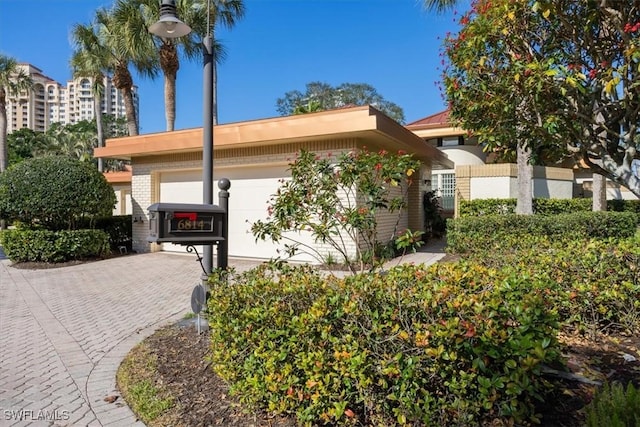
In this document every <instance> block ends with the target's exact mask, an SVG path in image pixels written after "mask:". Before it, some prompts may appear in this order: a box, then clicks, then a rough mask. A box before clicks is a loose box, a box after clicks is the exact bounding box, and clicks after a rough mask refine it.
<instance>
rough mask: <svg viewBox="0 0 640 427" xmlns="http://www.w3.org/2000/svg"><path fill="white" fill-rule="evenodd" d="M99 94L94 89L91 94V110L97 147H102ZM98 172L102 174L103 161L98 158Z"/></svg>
mask: <svg viewBox="0 0 640 427" xmlns="http://www.w3.org/2000/svg"><path fill="white" fill-rule="evenodd" d="M100 98H101V97H100V94H99V93H98V91H97V90H96V89H95V88H94V94H93V110H94V114H95V116H96V135H97V138H98V147H99V148H101V147H104V128H103V125H102V105H100V101H101V99H100ZM98 170H99V171H100V172H104V159H102V157H99V158H98Z"/></svg>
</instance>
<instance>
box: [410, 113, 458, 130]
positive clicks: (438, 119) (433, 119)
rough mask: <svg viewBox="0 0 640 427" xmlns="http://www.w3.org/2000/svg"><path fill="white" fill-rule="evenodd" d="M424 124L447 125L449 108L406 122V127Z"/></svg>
mask: <svg viewBox="0 0 640 427" xmlns="http://www.w3.org/2000/svg"><path fill="white" fill-rule="evenodd" d="M425 125H449V110H448V109H447V110H444V111H440V112H439V113H435V114H432V115H430V116H427V117H425V118H423V119H420V120H416V121H415V122H411V123H408V124H407V125H406V127H407V128H411V127H419V126H425Z"/></svg>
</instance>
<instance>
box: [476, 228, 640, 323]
mask: <svg viewBox="0 0 640 427" xmlns="http://www.w3.org/2000/svg"><path fill="white" fill-rule="evenodd" d="M465 259H466V260H468V261H470V262H475V263H478V264H481V265H483V266H484V267H485V268H489V269H495V270H499V271H502V272H503V274H507V272H511V274H516V275H521V276H535V277H543V278H545V279H546V280H547V281H548V282H549V283H550V284H551V286H549V288H548V290H547V292H548V298H549V300H552V301H553V305H554V307H555V310H557V312H558V314H559V316H560V321H561V322H562V323H563V325H564V326H565V327H569V328H571V329H573V330H577V331H579V332H589V333H594V332H597V331H610V330H618V331H622V332H624V333H631V334H638V333H640V238H638V237H636V236H634V237H632V238H627V239H615V240H614V239H608V240H600V239H573V238H562V239H557V238H553V237H548V236H531V235H513V236H505V237H504V238H503V239H500V240H495V241H493V242H492V243H491V244H487V245H485V246H483V247H480V246H476V247H474V250H473V251H472V252H470V253H468V254H466V255H465Z"/></svg>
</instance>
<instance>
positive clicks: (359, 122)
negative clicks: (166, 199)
mask: <svg viewBox="0 0 640 427" xmlns="http://www.w3.org/2000/svg"><path fill="white" fill-rule="evenodd" d="M338 138H359V139H363V140H367V139H373V140H375V141H377V142H379V143H382V144H383V145H387V144H388V143H389V142H390V141H393V142H394V143H395V144H394V145H395V146H397V147H398V149H404V150H406V151H407V152H410V153H416V154H417V155H418V157H419V158H421V159H423V160H427V161H429V162H433V163H435V164H437V165H442V166H443V167H453V164H452V163H451V162H450V160H449V159H448V158H447V156H446V154H444V153H442V152H441V151H440V150H437V149H436V148H434V147H431V146H429V145H428V144H426V143H425V142H424V141H423V140H422V139H421V138H419V137H417V136H416V135H415V134H413V133H412V132H411V131H409V130H407V129H406V128H404V127H403V126H402V125H400V124H398V123H397V122H395V121H394V120H392V119H391V118H389V117H387V116H386V115H385V114H384V113H382V112H380V111H379V110H377V109H375V108H373V107H370V106H362V107H351V108H343V109H338V110H331V111H323V112H319V113H312V114H301V115H296V116H286V117H277V118H270V119H262V120H254V121H248V122H239V123H229V124H224V125H218V126H215V127H214V150H219V149H224V148H241V147H252V146H253V147H255V146H268V145H281V144H289V143H294V142H300V141H317V140H324V139H338ZM201 150H202V128H194V129H186V130H181V131H173V132H161V133H154V134H147V135H138V136H132V137H124V138H116V139H108V140H107V142H106V147H102V148H96V149H95V150H94V155H95V156H96V157H103V158H119V159H131V158H132V157H140V156H150V155H162V154H169V153H176V152H194V151H201Z"/></svg>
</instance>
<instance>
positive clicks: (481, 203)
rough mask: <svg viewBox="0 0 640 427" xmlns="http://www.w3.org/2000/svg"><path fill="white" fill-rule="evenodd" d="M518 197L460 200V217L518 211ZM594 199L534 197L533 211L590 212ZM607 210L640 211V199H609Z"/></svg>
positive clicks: (553, 213) (558, 212) (540, 212)
mask: <svg viewBox="0 0 640 427" xmlns="http://www.w3.org/2000/svg"><path fill="white" fill-rule="evenodd" d="M516 202H517V201H516V199H477V200H461V201H460V214H459V216H460V217H469V216H474V217H475V216H482V215H505V214H513V213H515V211H516ZM592 204H593V201H592V199H533V212H534V213H535V214H539V215H558V214H562V213H572V212H589V211H591V210H592ZM607 210H609V211H614V212H635V213H640V200H608V201H607Z"/></svg>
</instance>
